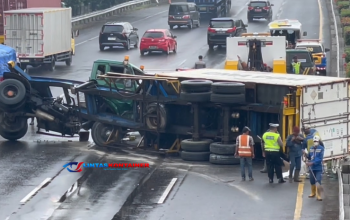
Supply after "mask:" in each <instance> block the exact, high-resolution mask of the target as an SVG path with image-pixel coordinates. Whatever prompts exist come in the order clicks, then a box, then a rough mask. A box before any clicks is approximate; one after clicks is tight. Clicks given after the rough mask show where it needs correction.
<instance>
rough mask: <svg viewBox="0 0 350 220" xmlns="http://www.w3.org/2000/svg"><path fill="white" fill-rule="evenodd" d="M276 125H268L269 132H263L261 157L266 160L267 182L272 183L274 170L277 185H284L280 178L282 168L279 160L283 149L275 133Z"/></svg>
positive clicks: (278, 136)
mask: <svg viewBox="0 0 350 220" xmlns="http://www.w3.org/2000/svg"><path fill="white" fill-rule="evenodd" d="M278 126H279V125H278V124H270V130H269V131H267V132H265V133H264V135H263V137H262V141H263V156H264V157H265V158H266V163H267V173H268V177H269V182H270V183H273V176H274V171H275V170H276V175H277V179H279V181H278V182H279V183H285V182H286V181H284V179H283V176H282V166H281V158H280V149H281V148H282V147H283V142H282V139H281V137H280V135H279V134H278V132H277V128H278Z"/></svg>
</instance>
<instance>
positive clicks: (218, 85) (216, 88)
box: [211, 82, 245, 94]
mask: <svg viewBox="0 0 350 220" xmlns="http://www.w3.org/2000/svg"><path fill="white" fill-rule="evenodd" d="M211 91H212V92H213V93H215V94H245V85H244V84H243V83H235V82H215V83H213V84H212V85H211Z"/></svg>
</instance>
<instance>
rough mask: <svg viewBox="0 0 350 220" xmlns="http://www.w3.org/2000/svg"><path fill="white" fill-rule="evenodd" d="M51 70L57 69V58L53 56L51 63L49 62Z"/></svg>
mask: <svg viewBox="0 0 350 220" xmlns="http://www.w3.org/2000/svg"><path fill="white" fill-rule="evenodd" d="M48 69H49V71H51V72H52V71H54V70H55V69H56V61H55V58H52V60H51V63H50V64H48Z"/></svg>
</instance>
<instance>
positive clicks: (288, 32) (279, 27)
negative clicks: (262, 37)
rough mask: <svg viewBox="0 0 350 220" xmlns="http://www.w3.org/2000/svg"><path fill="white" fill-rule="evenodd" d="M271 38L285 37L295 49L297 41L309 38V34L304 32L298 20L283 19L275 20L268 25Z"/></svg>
mask: <svg viewBox="0 0 350 220" xmlns="http://www.w3.org/2000/svg"><path fill="white" fill-rule="evenodd" d="M268 27H269V30H270V33H271V36H285V37H286V40H287V41H288V42H290V43H291V44H292V47H293V48H294V47H295V45H296V42H297V40H299V39H301V37H302V36H301V33H302V35H303V36H307V32H306V31H304V32H302V30H301V29H302V24H301V23H300V22H299V21H298V20H291V19H282V20H274V21H272V22H270V23H269V24H268Z"/></svg>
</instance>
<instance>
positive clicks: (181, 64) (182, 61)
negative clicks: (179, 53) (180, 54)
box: [178, 60, 186, 66]
mask: <svg viewBox="0 0 350 220" xmlns="http://www.w3.org/2000/svg"><path fill="white" fill-rule="evenodd" d="M185 62H186V60H183V61H182V62H181V63H180V64H179V65H178V66H181V65H182V64H184V63H185Z"/></svg>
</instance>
